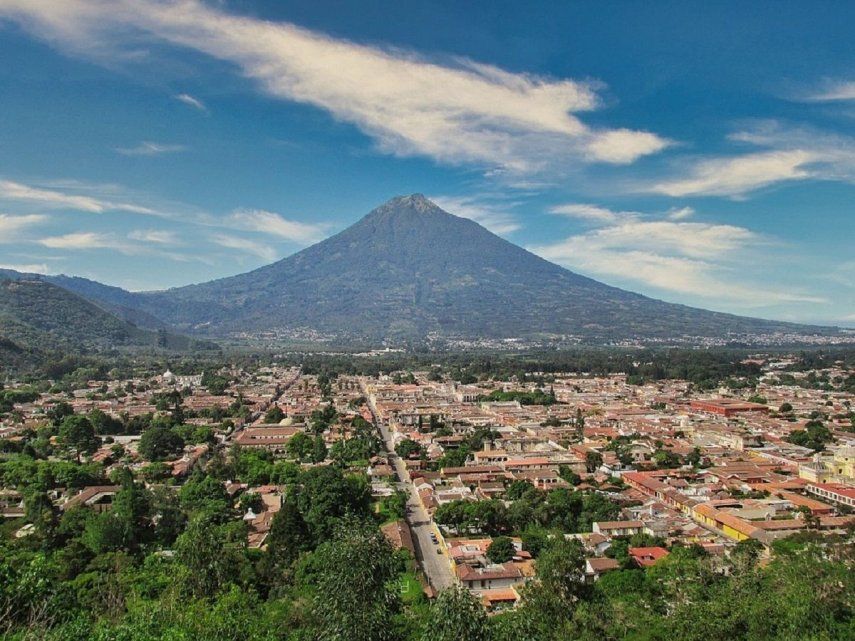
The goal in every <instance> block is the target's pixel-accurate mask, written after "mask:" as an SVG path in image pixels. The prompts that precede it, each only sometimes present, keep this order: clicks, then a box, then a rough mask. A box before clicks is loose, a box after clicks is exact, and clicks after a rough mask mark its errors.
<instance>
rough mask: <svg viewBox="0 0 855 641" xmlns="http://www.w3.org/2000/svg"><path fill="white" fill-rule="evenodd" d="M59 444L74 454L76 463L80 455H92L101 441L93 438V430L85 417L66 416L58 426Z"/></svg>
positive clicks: (95, 437)
mask: <svg viewBox="0 0 855 641" xmlns="http://www.w3.org/2000/svg"><path fill="white" fill-rule="evenodd" d="M59 442H60V443H61V444H62V445H63V447H65V448H67V449H68V450H70V451H72V452H74V454H75V455H76V456H77V461H78V462H79V461H80V455H81V454H92V453H93V452H94V451H95V450H97V449H98V446H99V445H100V444H101V441H100V440H99V439H98V437H97V436H95V428H93V427H92V423H90V422H89V419H87V418H86V417H85V416H77V415H73V416H66V417H65V418H64V419H63V420H62V424H60V426H59Z"/></svg>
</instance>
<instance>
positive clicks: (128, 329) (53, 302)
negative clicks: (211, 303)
mask: <svg viewBox="0 0 855 641" xmlns="http://www.w3.org/2000/svg"><path fill="white" fill-rule="evenodd" d="M194 343H195V341H193V340H192V339H188V338H186V337H184V336H176V335H174V334H169V333H167V332H150V331H146V330H142V329H139V328H138V327H135V326H134V325H132V324H130V323H128V322H126V321H124V320H121V319H119V318H116V317H115V316H113V315H112V314H110V313H108V312H106V311H104V310H103V309H101V308H100V307H98V306H96V305H95V304H93V303H92V302H90V301H88V300H85V299H83V298H81V297H80V296H77V295H76V294H73V293H72V292H69V291H67V290H65V289H63V288H61V287H58V286H56V285H53V284H51V283H47V282H44V281H41V280H24V279H19V280H0V345H2V346H3V348H4V350H5V351H7V352H8V353H10V354H12V353H22V352H30V353H44V352H48V351H52V350H59V351H64V352H65V351H68V352H78V353H79V352H85V351H93V350H102V349H115V348H120V347H162V348H168V349H187V348H189V347H191V346H192V345H193V344H194Z"/></svg>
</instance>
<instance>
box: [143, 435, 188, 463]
mask: <svg viewBox="0 0 855 641" xmlns="http://www.w3.org/2000/svg"><path fill="white" fill-rule="evenodd" d="M183 450H184V439H182V438H181V437H180V436H179V435H178V434H177V433H176V432H175V431H174V430H172V429H169V428H166V427H150V428H148V429H147V430H146V431H145V432H143V434H142V437H141V438H140V444H139V452H140V454H142V455H143V456H144V457H145V458H146V460H149V461H166V460H170V459H173V458H175V457H177V456H178V455H179V454H181V452H182V451H183Z"/></svg>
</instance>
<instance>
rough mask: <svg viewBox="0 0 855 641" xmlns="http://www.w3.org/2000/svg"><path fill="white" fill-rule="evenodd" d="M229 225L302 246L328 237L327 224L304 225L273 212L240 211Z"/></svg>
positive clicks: (228, 219)
mask: <svg viewBox="0 0 855 641" xmlns="http://www.w3.org/2000/svg"><path fill="white" fill-rule="evenodd" d="M226 223H227V224H228V225H231V226H234V227H235V228H237V229H242V230H245V231H253V232H258V233H263V234H270V235H272V236H276V237H277V238H281V239H284V240H288V241H291V242H293V243H297V244H300V245H308V244H311V243H315V242H317V241H319V240H321V239H323V238H324V236H326V234H327V232H328V231H329V228H330V225H328V224H327V223H302V222H299V221H296V220H288V219H287V218H284V217H282V216H280V215H279V214H277V213H275V212H272V211H264V210H262V209H238V210H236V211H234V212H232V214H231V215H230V216H229V217H228V218H227V219H226Z"/></svg>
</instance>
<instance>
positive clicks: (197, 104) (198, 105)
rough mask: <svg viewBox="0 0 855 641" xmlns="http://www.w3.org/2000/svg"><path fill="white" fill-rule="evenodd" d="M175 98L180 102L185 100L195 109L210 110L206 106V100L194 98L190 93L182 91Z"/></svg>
mask: <svg viewBox="0 0 855 641" xmlns="http://www.w3.org/2000/svg"><path fill="white" fill-rule="evenodd" d="M174 98H175V99H176V100H178V101H179V102H183V103H184V104H185V105H189V106H191V107H193V108H194V109H198V110H199V111H208V108H207V107H206V106H205V103H204V102H202V101H201V100H199V99H198V98H194V97H193V96H191V95H190V94H189V93H180V94H177V95H176V96H174Z"/></svg>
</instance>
